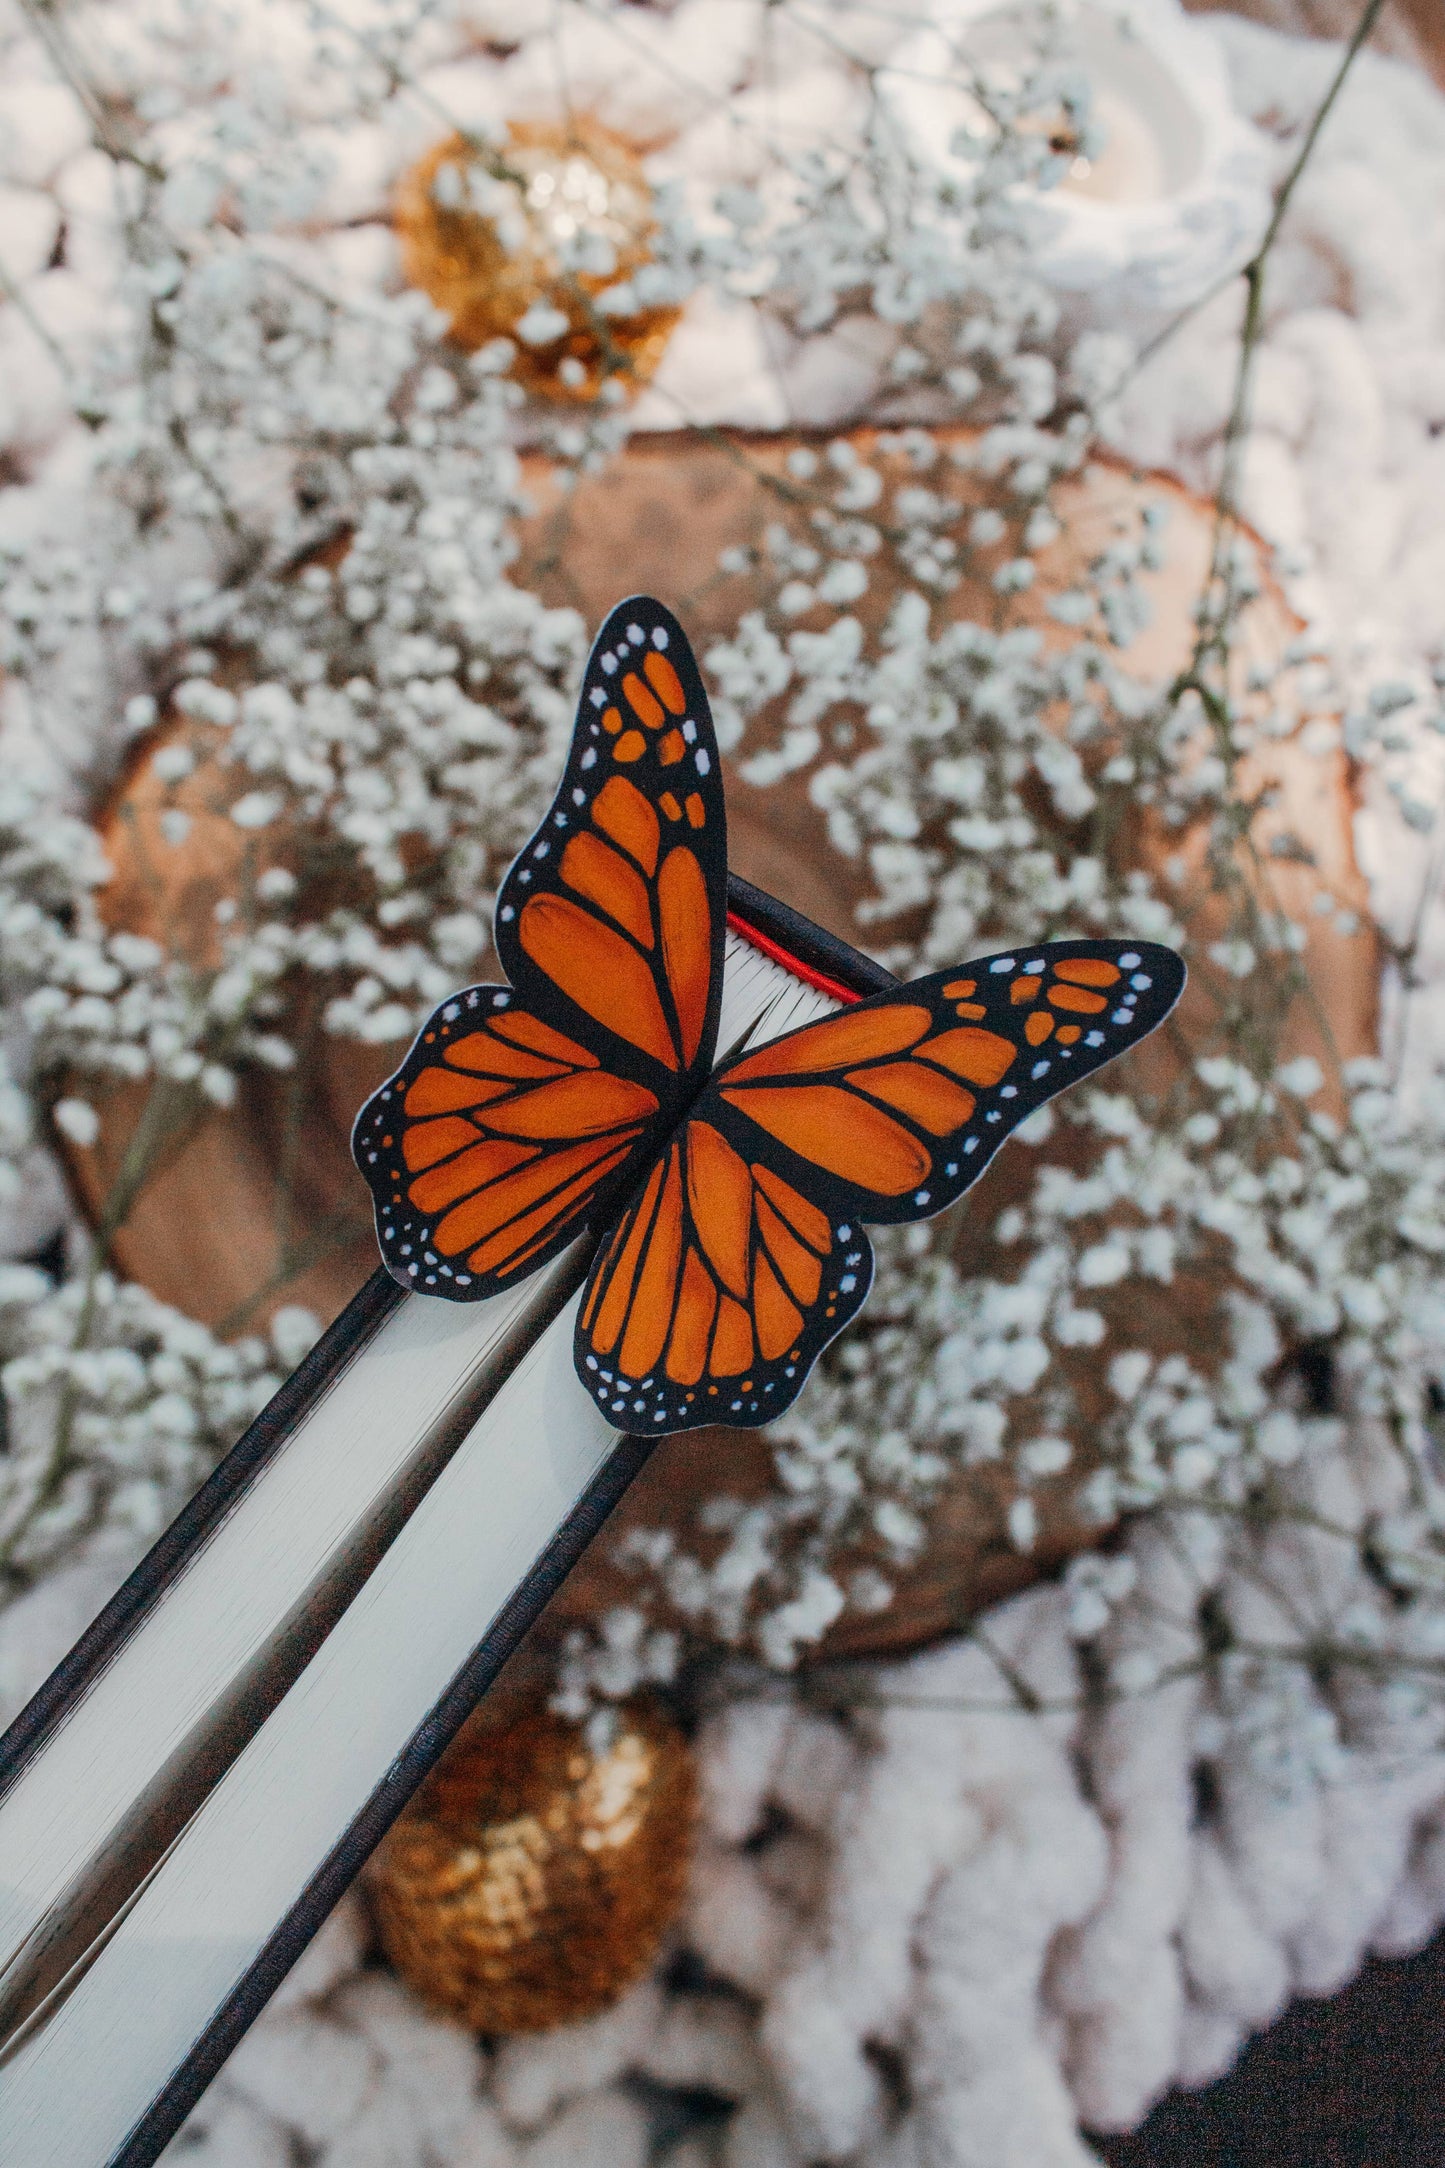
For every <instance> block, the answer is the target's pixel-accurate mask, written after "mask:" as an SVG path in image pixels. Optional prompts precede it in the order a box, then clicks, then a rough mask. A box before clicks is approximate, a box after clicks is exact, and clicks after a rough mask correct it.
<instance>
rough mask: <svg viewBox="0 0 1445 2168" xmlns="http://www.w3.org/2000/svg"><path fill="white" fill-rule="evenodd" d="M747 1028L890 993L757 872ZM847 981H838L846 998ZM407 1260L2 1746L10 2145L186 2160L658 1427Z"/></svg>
mask: <svg viewBox="0 0 1445 2168" xmlns="http://www.w3.org/2000/svg"><path fill="white" fill-rule="evenodd" d="M729 903H730V906H731V908H730V911H729V927H730V931H729V935H728V943H727V957H726V974H725V980H724V987H723V1019H722V1027H721V1032H720V1035H719V1036H720V1043H721V1044H723V1045H731V1044H733V1043H735V1042H736V1041H738V1040H739V1039H740V1038H741V1037H742V1036H743V1035H744V1034H745V1033H747V1032H748V1031H749V1030H750V1029H752V1030H755V1031H756V1032H757V1035H758V1036H759V1037H760V1038H764V1039H769V1038H773V1037H775V1036H776V1035H778V1034H779V1033H781V1032H783V1031H787V1030H790V1029H792V1028H793V1027H794V1026H795V1025H798V1024H802V1023H807V1022H809V1021H811V1020H812V1019H813V1018H814V1017H817V1016H821V1015H824V1014H826V1013H828V1012H829V1011H830V1010H832V1009H833V1008H835V1007H836V1006H837V1005H838V1000H839V998H840V997H842V998H847V997H848V996H849V995H854V996H856V995H858V994H867V993H873V992H876V991H879V990H881V989H882V988H883V987H885V986H887V985H890V984H891V983H892V981H890V980H889V978H888V976H887V974H886V973H884V972H882V971H881V970H880V969H879V968H878V967H877V966H876V965H874V964H872V963H870V962H869V961H868V960H867V959H865V958H864V957H862V956H860V955H858V954H857V952H856V951H854V950H852V949H850V948H848V947H846V946H845V945H844V944H843V943H841V942H838V941H836V940H834V939H833V938H832V937H831V936H829V935H827V934H825V933H823V932H822V931H821V930H820V929H818V928H817V927H814V926H812V925H810V924H809V923H808V922H807V921H806V920H803V919H800V918H799V917H798V916H797V915H796V914H795V913H793V912H791V911H789V910H787V909H786V908H785V907H784V906H782V905H780V904H777V903H775V902H774V901H773V900H772V899H771V898H769V897H766V896H764V895H763V894H761V892H760V891H758V890H756V889H753V888H751V887H750V886H749V885H748V884H747V883H745V882H742V881H739V880H737V879H736V877H732V878H730V883H729ZM830 988H831V990H830ZM587 1250H588V1245H587V1242H586V1240H585V1238H584V1240H583V1241H581V1242H579V1243H578V1244H576V1245H574V1247H573V1249H572V1250H571V1251H568V1252H566V1253H564V1255H563V1256H562V1257H560V1258H559V1259H557V1260H556V1262H555V1263H554V1264H553V1265H552V1266H551V1267H550V1268H549V1269H548V1270H547V1271H546V1272H545V1273H543V1274H541V1275H539V1277H538V1278H537V1279H535V1280H532V1281H528V1282H526V1283H524V1284H523V1285H522V1286H519V1287H518V1288H517V1289H516V1290H515V1291H514V1292H512V1293H509V1294H506V1295H502V1296H497V1297H495V1298H494V1299H492V1300H491V1301H488V1302H483V1303H478V1304H476V1305H473V1306H459V1305H456V1304H452V1303H444V1302H438V1301H429V1300H427V1299H426V1298H425V1297H422V1296H414V1295H407V1294H405V1293H404V1292H403V1291H402V1289H401V1288H400V1287H398V1286H397V1285H396V1284H395V1283H394V1282H393V1281H391V1280H390V1279H388V1278H387V1276H386V1275H385V1273H383V1272H378V1273H377V1274H376V1275H375V1277H374V1278H373V1279H372V1280H371V1281H369V1282H368V1284H367V1286H366V1287H365V1288H363V1289H362V1291H361V1293H360V1294H359V1295H358V1296H357V1297H356V1298H355V1300H354V1301H353V1302H352V1303H351V1304H350V1305H349V1306H348V1307H347V1309H346V1310H345V1311H344V1312H343V1314H342V1315H341V1317H340V1318H338V1319H337V1321H336V1323H335V1324H334V1325H333V1326H332V1327H331V1329H330V1331H329V1332H328V1333H327V1334H326V1335H325V1336H324V1338H323V1339H322V1340H321V1341H320V1343H319V1344H318V1346H317V1347H316V1348H315V1349H314V1350H313V1352H312V1354H311V1355H310V1356H309V1357H308V1358H307V1360H306V1361H305V1362H304V1363H303V1364H302V1365H301V1367H300V1369H299V1370H298V1371H297V1372H296V1373H295V1375H294V1376H293V1377H292V1378H291V1379H290V1380H288V1382H287V1384H286V1385H285V1386H283V1388H282V1389H281V1391H280V1392H279V1393H278V1394H277V1395H276V1398H275V1399H274V1400H273V1401H272V1402H271V1404H270V1405H269V1406H268V1407H267V1408H266V1409H265V1410H264V1411H263V1413H262V1414H261V1415H260V1416H259V1417H258V1418H257V1420H256V1422H255V1423H254V1424H253V1425H252V1427H251V1429H250V1430H249V1431H248V1432H247V1434H246V1436H245V1437H244V1438H243V1439H242V1440H241V1441H240V1443H239V1444H238V1445H237V1446H236V1447H235V1448H234V1449H233V1450H232V1452H231V1453H230V1454H229V1455H228V1456H227V1458H226V1460H225V1461H224V1462H223V1463H222V1465H221V1466H220V1468H218V1469H217V1471H216V1473H215V1474H214V1475H213V1476H212V1478H211V1479H210V1481H209V1482H208V1483H207V1484H206V1485H205V1486H204V1488H203V1489H202V1490H201V1491H200V1492H199V1493H198V1494H197V1497H196V1498H195V1499H194V1500H193V1501H192V1503H191V1505H190V1506H189V1507H188V1508H187V1509H186V1511H185V1512H184V1513H183V1514H182V1515H181V1516H180V1518H179V1519H178V1520H177V1522H176V1523H175V1524H174V1526H173V1527H172V1528H171V1529H170V1530H169V1531H168V1532H167V1534H166V1535H165V1536H163V1537H162V1538H161V1540H160V1542H159V1543H158V1544H157V1545H156V1546H155V1548H154V1550H153V1551H152V1552H151V1553H150V1555H149V1556H148V1557H147V1558H146V1559H145V1560H144V1561H143V1563H142V1564H141V1565H140V1566H139V1567H138V1568H137V1570H136V1572H135V1573H134V1574H133V1575H132V1576H131V1578H130V1580H129V1581H127V1582H126V1584H125V1585H124V1587H123V1588H122V1589H121V1590H120V1591H119V1592H118V1594H117V1595H116V1596H115V1598H114V1599H113V1600H112V1602H111V1603H110V1604H109V1605H108V1606H107V1607H106V1609H105V1610H104V1611H103V1612H102V1613H101V1615H100V1617H99V1618H98V1619H97V1620H96V1621H95V1623H94V1625H93V1626H92V1627H91V1628H90V1629H89V1630H88V1632H87V1633H86V1634H85V1635H84V1636H83V1638H82V1639H81V1641H80V1642H79V1644H78V1645H77V1647H76V1648H75V1649H74V1650H73V1651H72V1652H71V1654H70V1656H69V1657H67V1658H66V1660H65V1662H64V1663H63V1664H61V1665H60V1667H59V1669H58V1670H57V1671H56V1672H55V1673H54V1675H53V1676H52V1678H51V1679H50V1680H49V1681H48V1682H47V1684H46V1685H45V1686H44V1687H43V1688H42V1689H41V1691H40V1693H39V1694H38V1695H37V1696H36V1697H35V1699H34V1701H33V1702H32V1703H31V1704H30V1706H29V1707H28V1708H27V1709H26V1710H25V1711H24V1712H23V1713H22V1714H21V1716H20V1717H19V1718H18V1719H17V1720H16V1722H15V1724H14V1725H13V1726H12V1727H11V1729H10V1731H9V1732H8V1733H7V1734H6V1735H5V1737H4V1739H3V1740H0V2131H3V2133H4V2138H3V2146H0V2154H3V2159H4V2161H5V2164H6V2168H105V2164H108V2163H109V2164H120V2163H124V2164H125V2168H143V2164H145V2163H148V2162H151V2161H153V2160H154V2159H155V2158H156V2156H157V2154H158V2153H159V2152H160V2151H161V2149H162V2147H163V2146H164V2145H165V2144H166V2142H167V2141H168V2140H169V2138H170V2137H171V2135H172V2134H173V2132H174V2131H175V2130H176V2128H177V2127H178V2125H179V2124H180V2122H181V2121H182V2119H183V2118H184V2116H185V2115H186V2113H187V2112H188V2110H189V2109H190V2107H191V2106H192V2105H193V2103H194V2102H195V2100H196V2099H197V2097H198V2096H199V2094H200V2092H201V2091H202V2089H203V2088H204V2086H205V2085H206V2083H207V2082H208V2080H209V2079H210V2078H211V2077H212V2076H213V2075H214V2073H215V2072H216V2070H217V2069H219V2067H220V2065H221V2064H222V2062H223V2061H224V2060H225V2058H226V2056H227V2055H228V2054H229V2052H230V2050H231V2049H232V2047H234V2045H235V2044H236V2042H237V2040H238V2039H239V2038H240V2037H241V2035H242V2033H243V2032H244V2031H245V2029H246V2027H247V2026H248V2025H249V2024H250V2022H251V2021H252V2019H253V2018H255V2017H256V2016H257V2014H258V2013H259V2012H260V2010H261V2009H262V2008H263V2007H264V2005H265V2003H266V2000H267V1998H268V1996H269V1995H270V1994H271V1992H272V1991H273V1989H274V1988H275V1987H276V1986H277V1984H278V1982H279V1981H280V1980H281V1979H282V1978H283V1977H284V1975H285V1973H286V1972H287V1970H288V1969H289V1968H290V1966H291V1965H292V1964H293V1963H294V1962H295V1960H296V1958H297V1957H298V1956H299V1955H300V1953H301V1951H302V1950H303V1949H304V1948H305V1946H306V1944H307V1942H308V1941H309V1939H310V1937H311V1936H312V1935H313V1934H314V1933H315V1932H316V1929H317V1928H318V1927H319V1926H320V1925H321V1922H322V1921H323V1920H324V1919H325V1918H326V1916H327V1914H328V1912H329V1911H330V1910H331V1908H332V1906H333V1905H334V1904H335V1903H336V1901H337V1899H338V1898H339V1897H340V1896H341V1894H342V1892H343V1891H344V1890H345V1889H346V1888H347V1886H348V1884H349V1883H350V1882H351V1881H352V1879H353V1878H354V1876H355V1875H356V1874H357V1872H358V1870H359V1869H360V1868H361V1866H362V1865H363V1864H364V1862H365V1860H366V1858H367V1857H368V1855H369V1853H370V1852H371V1850H372V1849H373V1847H374V1846H375V1844H376V1843H377V1842H378V1840H379V1839H380V1837H381V1836H382V1835H383V1834H384V1832H385V1830H386V1829H387V1827H388V1826H389V1824H390V1823H391V1821H392V1820H393V1819H394V1817H395V1816H396V1814H397V1813H398V1812H399V1811H400V1809H401V1808H402V1807H403V1806H404V1805H405V1804H406V1801H407V1800H408V1799H409V1798H410V1796H411V1794H412V1793H413V1791H414V1790H415V1789H416V1787H417V1785H418V1784H419V1783H420V1781H421V1779H422V1778H423V1776H425V1774H426V1772H427V1770H428V1769H429V1768H430V1767H431V1765H432V1763H433V1762H434V1761H435V1760H436V1758H437V1756H438V1755H439V1754H440V1753H441V1752H442V1750H443V1748H444V1747H445V1746H446V1745H447V1743H448V1742H449V1740H450V1739H451V1738H452V1737H453V1736H454V1734H455V1733H456V1731H457V1729H458V1728H459V1726H460V1725H461V1723H462V1722H463V1721H464V1719H465V1718H466V1716H467V1715H468V1714H469V1713H470V1711H471V1709H472V1708H473V1706H474V1705H475V1703H476V1701H477V1699H478V1698H479V1696H480V1695H481V1694H482V1693H484V1692H485V1690H486V1688H487V1687H488V1685H489V1684H490V1683H491V1681H492V1679H493V1678H494V1677H495V1676H496V1674H497V1672H498V1671H499V1670H500V1668H501V1666H502V1664H503V1663H504V1662H505V1661H506V1659H507V1657H508V1656H509V1655H510V1654H511V1653H512V1651H513V1650H514V1649H515V1648H516V1646H517V1644H518V1643H519V1641H520V1640H521V1638H522V1636H523V1634H524V1633H525V1632H526V1630H527V1628H528V1627H529V1626H530V1625H531V1624H532V1622H533V1620H534V1619H535V1618H536V1617H537V1615H538V1613H539V1612H540V1611H541V1609H542V1607H543V1605H544V1604H545V1603H546V1601H547V1598H548V1597H549V1595H550V1594H551V1593H552V1591H553V1590H554V1589H555V1588H556V1587H557V1585H558V1583H559V1582H560V1581H561V1579H562V1578H563V1576H564V1575H565V1574H566V1573H567V1571H568V1569H569V1568H570V1567H571V1565H572V1564H573V1563H574V1562H575V1560H576V1559H577V1557H578V1556H579V1555H580V1553H581V1551H582V1550H583V1548H584V1547H585V1545H586V1544H587V1542H588V1541H589V1540H590V1539H591V1537H592V1536H593V1535H594V1534H595V1533H596V1532H597V1530H598V1529H599V1528H600V1527H601V1525H602V1523H603V1522H604V1520H605V1519H606V1517H607V1514H608V1513H609V1512H610V1510H611V1509H612V1507H613V1506H614V1505H615V1504H616V1502H617V1500H618V1499H619V1498H620V1497H621V1495H622V1493H623V1491H624V1490H625V1489H626V1487H627V1485H628V1483H629V1482H630V1481H631V1479H632V1477H633V1475H634V1474H635V1473H636V1472H637V1470H638V1468H639V1467H640V1466H641V1465H642V1463H643V1461H644V1460H645V1459H646V1457H647V1455H648V1454H649V1453H650V1452H651V1450H652V1449H653V1445H654V1443H655V1441H654V1440H652V1439H641V1438H628V1437H619V1435H618V1434H617V1432H616V1431H614V1430H613V1429H611V1428H610V1427H609V1425H608V1423H607V1420H606V1418H605V1416H604V1414H603V1413H602V1411H601V1410H600V1409H599V1408H598V1406H597V1405H596V1404H595V1403H594V1401H593V1400H592V1399H591V1398H590V1397H589V1396H588V1394H587V1393H586V1392H585V1391H584V1390H583V1388H582V1386H581V1385H580V1384H579V1382H578V1379H577V1376H576V1372H575V1370H574V1367H573V1360H572V1337H573V1323H574V1313H575V1310H576V1306H577V1301H578V1295H579V1289H580V1286H581V1282H582V1277H583V1274H584V1272H585V1268H586V1264H587V1261H588V1260H587Z"/></svg>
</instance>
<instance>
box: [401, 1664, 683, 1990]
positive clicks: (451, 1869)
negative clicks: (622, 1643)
mask: <svg viewBox="0 0 1445 2168" xmlns="http://www.w3.org/2000/svg"><path fill="white" fill-rule="evenodd" d="M696 1795H697V1784H696V1777H695V1773H694V1768H693V1759H692V1752H691V1749H690V1748H689V1746H688V1743H687V1741H686V1739H685V1738H684V1737H683V1734H682V1732H681V1731H680V1730H679V1728H678V1726H677V1725H676V1724H675V1723H674V1722H673V1720H672V1718H671V1717H670V1716H669V1715H668V1714H667V1712H666V1711H665V1710H664V1709H663V1708H662V1707H661V1705H660V1704H659V1703H658V1702H656V1701H655V1700H653V1699H651V1698H650V1697H639V1698H638V1699H636V1700H634V1701H630V1702H628V1703H626V1704H624V1705H623V1707H622V1708H621V1709H620V1710H618V1712H617V1713H616V1718H615V1722H614V1726H613V1729H612V1735H611V1738H610V1740H609V1741H608V1742H607V1743H606V1744H604V1745H598V1746H596V1747H594V1746H592V1745H589V1743H588V1740H587V1736H586V1733H585V1731H584V1729H583V1728H582V1727H581V1726H579V1725H577V1724H573V1723H568V1722H566V1721H565V1720H564V1719H563V1718H561V1717H557V1716H553V1715H552V1714H551V1713H550V1712H547V1711H536V1710H534V1711H531V1712H529V1713H527V1714H524V1715H522V1716H521V1717H519V1718H516V1719H514V1720H512V1721H510V1722H508V1721H499V1720H498V1719H497V1718H495V1717H491V1716H489V1714H488V1712H487V1711H486V1710H485V1709H483V1710H481V1711H479V1712H478V1714H477V1715H476V1716H475V1717H473V1718H472V1720H471V1722H470V1723H469V1724H467V1725H466V1726H465V1727H464V1728H463V1730H462V1732H461V1733H460V1735H459V1736H458V1738H457V1739H456V1741H455V1743H454V1744H453V1745H452V1746H451V1747H450V1749H449V1750H448V1752H447V1753H446V1754H445V1755H444V1756H443V1758H442V1760H441V1761H440V1762H439V1763H438V1764H437V1767H436V1768H435V1770H433V1772H432V1774H431V1775H430V1776H429V1777H428V1779H427V1780H426V1782H425V1784H424V1785H423V1786H422V1787H421V1790H420V1791H419V1792H418V1793H417V1796H416V1798H415V1799H414V1800H413V1801H412V1803H411V1805H410V1806H409V1807H408V1808H407V1809H406V1811H405V1813H404V1814H402V1815H401V1817H400V1818H399V1820H398V1821H397V1822H396V1824H395V1826H394V1827H393V1828H392V1830H391V1831H390V1833H389V1834H388V1835H387V1837H386V1838H385V1839H384V1840H383V1842H382V1844H381V1846H380V1847H379V1849H378V1851H377V1853H376V1856H375V1858H374V1860H373V1861H372V1864H371V1867H370V1869H369V1870H368V1888H369V1894H370V1898H371V1904H372V1909H373V1912H374V1914H375V1917H376V1924H377V1929H378V1932H379V1934H380V1937H381V1943H382V1947H383V1949H384V1950H385V1952H386V1955H387V1957H388V1958H389V1959H390V1961H391V1963H392V1964H393V1965H394V1966H395V1968H396V1970H397V1971H398V1972H399V1973H400V1974H401V1976H402V1978H403V1979H404V1980H406V1981H407V1982H408V1983H409V1984H410V1985H411V1986H412V1987H413V1988H415V1989H416V1991H417V1993H418V1994H420V1995H421V1996H422V1997H423V1998H424V1999H425V2000H426V2001H427V2002H430V2003H432V2004H433V2005H434V2006H436V2007H438V2008H440V2009H442V2010H445V2011H447V2012H448V2013H449V2014H451V2015H452V2016H455V2017H459V2018H461V2019H462V2020H463V2021H464V2022H465V2023H466V2024H468V2025H470V2026H472V2027H474V2028H475V2029H476V2030H477V2031H479V2032H497V2033H517V2032H541V2031H545V2030H546V2029H547V2028H548V2027H549V2026H553V2025H562V2024H568V2023H571V2022H574V2021H575V2020H577V2019H579V2018H584V2017H590V2016H593V2015H595V2013H596V2012H598V2011H599V2010H604V2009H606V2008H607V2007H608V2005H609V2004H610V2003H612V2002H615V2001H616V1999H617V1997H618V1996H619V1995H621V1994H622V1993H623V1992H624V1990H625V1989H626V1988H628V1987H630V1986H631V1985H632V1983H633V1981H634V1980H637V1979H639V1978H640V1977H641V1975H642V1974H643V1973H644V1972H645V1971H646V1970H647V1968H648V1966H649V1965H650V1964H651V1963H652V1961H653V1959H654V1957H655V1956H656V1954H657V1951H658V1948H659V1945H660V1944H661V1941H662V1938H663V1936H664V1934H665V1933H666V1932H667V1929H668V1927H669V1926H670V1925H671V1922H672V1920H673V1918H674V1916H675V1914H676V1912H677V1909H678V1906H679V1904H680V1903H681V1901H682V1895H683V1888H684V1884H685V1881H686V1877H687V1867H688V1858H689V1852H690V1848H691V1839H692V1828H693V1821H694V1816H695V1812H696Z"/></svg>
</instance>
